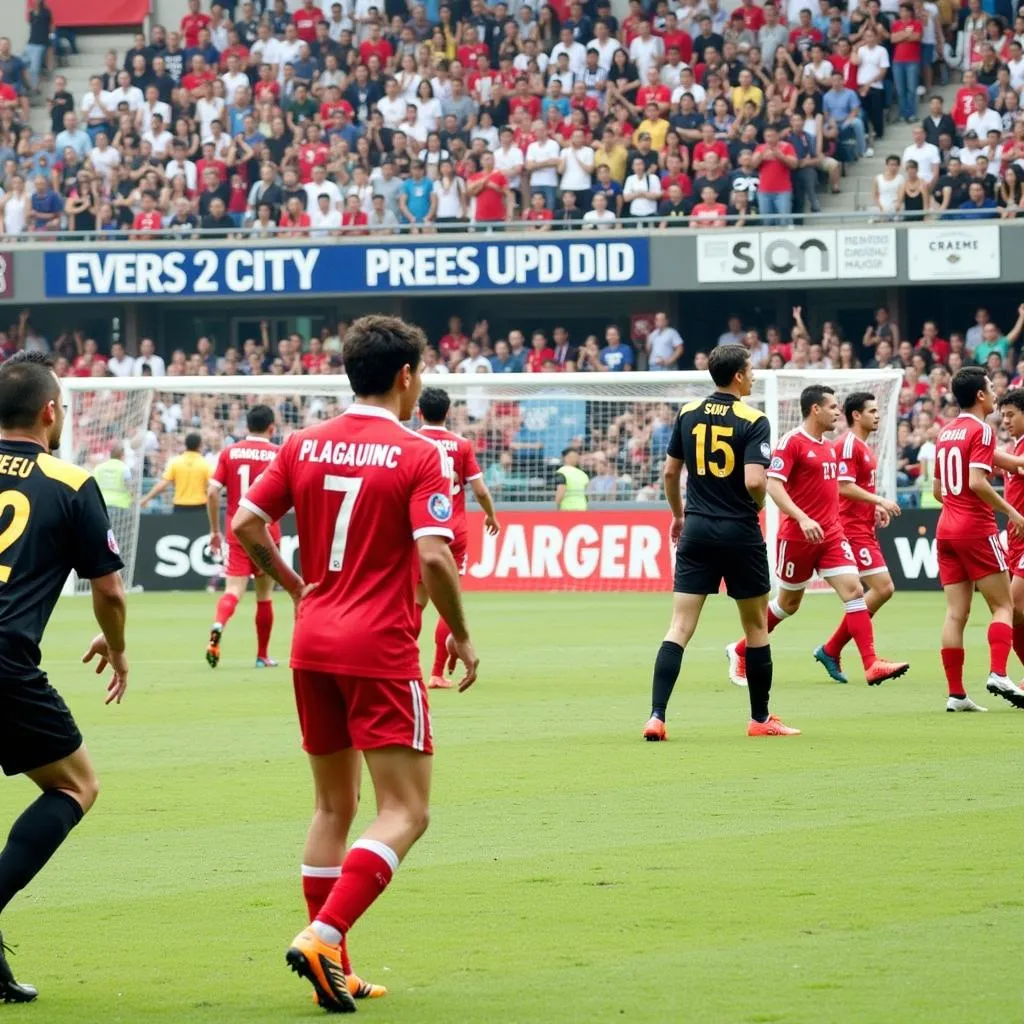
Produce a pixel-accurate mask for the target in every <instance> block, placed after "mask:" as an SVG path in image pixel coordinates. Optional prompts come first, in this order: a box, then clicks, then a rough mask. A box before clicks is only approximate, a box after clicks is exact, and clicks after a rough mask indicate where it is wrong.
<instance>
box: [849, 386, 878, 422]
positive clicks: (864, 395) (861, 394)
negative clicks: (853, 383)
mask: <svg viewBox="0 0 1024 1024" xmlns="http://www.w3.org/2000/svg"><path fill="white" fill-rule="evenodd" d="M874 400H875V396H874V395H873V394H871V392H870V391H854V392H853V393H852V394H849V395H847V396H846V401H844V402H843V415H844V416H845V417H846V422H847V423H849V424H850V425H851V426H853V417H854V414H855V413H858V412H863V411H864V409H865V407H866V406H867V404H868V402H873V401H874Z"/></svg>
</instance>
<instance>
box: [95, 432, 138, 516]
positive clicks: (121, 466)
mask: <svg viewBox="0 0 1024 1024" xmlns="http://www.w3.org/2000/svg"><path fill="white" fill-rule="evenodd" d="M92 475H93V477H95V479H96V483H97V485H98V486H99V489H100V494H102V495H103V500H104V501H105V502H106V503H107V509H108V510H109V509H113V508H131V507H132V489H131V481H132V474H131V470H130V469H129V468H128V466H127V465H126V464H125V461H124V445H123V444H121V443H119V442H116V443H115V444H113V445H111V446H110V458H109V459H106V460H105V461H104V462H101V463H99V464H98V465H97V466H96V467H95V468H94V469H93V471H92Z"/></svg>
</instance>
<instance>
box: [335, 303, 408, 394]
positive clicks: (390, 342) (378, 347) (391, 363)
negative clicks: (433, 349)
mask: <svg viewBox="0 0 1024 1024" xmlns="http://www.w3.org/2000/svg"><path fill="white" fill-rule="evenodd" d="M426 345H427V339H426V337H425V336H424V334H423V332H422V331H421V330H420V329H419V328H418V327H417V326H416V325H415V324H410V323H407V322H406V321H405V320H402V319H401V318H399V317H397V316H377V315H374V316H361V317H360V318H359V319H358V320H356V321H354V322H353V324H352V326H351V327H349V329H348V330H347V331H346V332H345V341H344V344H343V347H342V352H343V355H344V359H345V370H346V372H347V373H348V380H349V383H350V384H351V385H352V391H353V392H354V393H355V395H356V396H357V397H363V396H364V395H386V394H387V393H388V392H389V391H390V390H391V389H392V388H393V387H394V386H395V378H396V377H397V376H398V374H399V371H400V370H401V369H402V367H403V366H408V367H409V369H410V370H412V371H413V372H415V371H416V369H417V368H418V367H419V365H420V361H421V360H422V358H423V349H424V348H426Z"/></svg>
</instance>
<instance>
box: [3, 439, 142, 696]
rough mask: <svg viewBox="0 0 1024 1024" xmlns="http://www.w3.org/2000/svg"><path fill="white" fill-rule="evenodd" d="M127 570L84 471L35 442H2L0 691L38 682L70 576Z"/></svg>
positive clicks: (100, 501)
mask: <svg viewBox="0 0 1024 1024" xmlns="http://www.w3.org/2000/svg"><path fill="white" fill-rule="evenodd" d="M121 568H123V563H122V562H121V558H120V556H119V554H118V551H117V543H116V542H115V540H114V535H113V533H111V530H110V523H109V521H108V519H107V508H106V505H105V504H104V502H103V497H102V495H101V494H100V490H99V487H97V485H96V481H95V480H94V479H93V478H92V477H91V476H90V475H89V473H88V472H86V470H84V469H81V468H79V467H78V466H74V465H72V464H71V463H68V462H62V461H61V460H60V459H55V458H54V457H53V456H52V455H49V454H47V453H46V452H44V451H43V450H42V448H40V447H39V445H37V444H32V443H31V442H29V441H0V687H2V686H7V685H10V683H11V682H12V681H16V680H19V679H34V678H35V677H37V676H38V675H39V660H40V654H39V642H40V640H41V639H42V636H43V630H44V629H45V628H46V623H47V621H48V620H49V618H50V614H51V613H52V612H53V606H54V605H55V604H56V603H57V598H58V597H60V593H61V590H62V589H63V587H64V581H65V580H66V579H67V578H68V574H69V573H70V572H71V570H72V569H74V570H75V572H77V573H78V575H79V576H81V577H82V578H83V579H96V578H97V577H99V576H106V575H107V574H108V573H111V572H117V571H118V570H119V569H121Z"/></svg>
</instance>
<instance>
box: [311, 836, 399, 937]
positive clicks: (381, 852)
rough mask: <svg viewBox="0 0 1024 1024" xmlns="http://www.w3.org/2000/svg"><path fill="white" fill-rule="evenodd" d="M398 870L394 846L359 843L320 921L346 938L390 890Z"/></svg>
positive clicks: (351, 850) (328, 900)
mask: <svg viewBox="0 0 1024 1024" xmlns="http://www.w3.org/2000/svg"><path fill="white" fill-rule="evenodd" d="M397 870H398V854H397V853H395V851H394V850H392V849H391V847H390V846H387V845H386V844H384V843H381V842H378V841H377V840H376V839H360V840H357V841H356V842H355V843H354V844H353V845H352V848H351V849H350V850H349V851H348V853H347V854H346V856H345V861H344V863H343V864H342V865H341V877H340V878H339V879H338V880H337V881H336V882H335V883H334V887H333V888H332V889H331V894H330V895H329V896H328V897H327V900H326V901H325V902H324V905H323V907H322V908H321V910H320V913H319V914H317V918H316V919H317V920H318V921H320V922H322V923H323V924H326V925H330V927H332V928H336V929H337V930H338V931H339V932H341V933H342V934H343V935H344V934H345V932H347V931H349V930H350V929H351V927H352V926H353V925H354V924H355V923H356V921H358V920H359V918H360V917H362V916H363V914H365V913H366V911H367V909H368V908H369V906H370V904H372V903H373V901H374V900H375V899H377V897H378V896H379V895H380V894H381V893H382V892H383V891H384V890H385V889H386V888H387V887H388V883H389V882H390V881H391V878H392V876H393V875H394V873H395V872H396V871H397Z"/></svg>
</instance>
